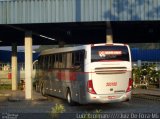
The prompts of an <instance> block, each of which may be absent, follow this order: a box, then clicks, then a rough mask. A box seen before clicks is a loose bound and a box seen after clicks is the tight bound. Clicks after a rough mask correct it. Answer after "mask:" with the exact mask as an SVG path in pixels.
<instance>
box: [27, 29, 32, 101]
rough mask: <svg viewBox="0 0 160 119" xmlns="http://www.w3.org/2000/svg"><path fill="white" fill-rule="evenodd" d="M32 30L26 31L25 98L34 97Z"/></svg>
mask: <svg viewBox="0 0 160 119" xmlns="http://www.w3.org/2000/svg"><path fill="white" fill-rule="evenodd" d="M32 69H33V66H32V32H26V33H25V99H27V100H31V99H32Z"/></svg>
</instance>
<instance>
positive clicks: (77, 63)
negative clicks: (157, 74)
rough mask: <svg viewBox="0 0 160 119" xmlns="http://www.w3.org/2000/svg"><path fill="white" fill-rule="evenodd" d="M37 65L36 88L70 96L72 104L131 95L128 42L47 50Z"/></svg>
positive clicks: (125, 98) (105, 100) (126, 97)
mask: <svg viewBox="0 0 160 119" xmlns="http://www.w3.org/2000/svg"><path fill="white" fill-rule="evenodd" d="M38 67H39V68H38V73H37V83H36V90H39V91H40V92H41V93H42V95H53V96H56V97H60V98H64V99H67V102H68V103H69V104H70V105H73V104H74V102H78V103H80V104H87V103H111V102H121V101H128V100H130V99H131V88H132V79H131V76H132V72H131V71H132V66H131V53H130V48H129V46H128V45H126V44H115V43H114V44H90V45H82V46H76V47H66V48H54V49H49V50H45V51H43V52H41V54H40V56H39V59H38Z"/></svg>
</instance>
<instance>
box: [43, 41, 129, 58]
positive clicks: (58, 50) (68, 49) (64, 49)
mask: <svg viewBox="0 0 160 119" xmlns="http://www.w3.org/2000/svg"><path fill="white" fill-rule="evenodd" d="M104 45H106V46H107V45H109V46H110V45H112V46H128V45H127V44H120V43H100V44H88V45H79V46H72V47H62V48H52V49H47V50H44V51H42V52H41V53H40V55H47V54H54V53H63V52H71V51H76V50H84V49H86V48H87V47H91V46H92V47H94V46H104Z"/></svg>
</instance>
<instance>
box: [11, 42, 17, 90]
mask: <svg viewBox="0 0 160 119" xmlns="http://www.w3.org/2000/svg"><path fill="white" fill-rule="evenodd" d="M11 63H12V71H11V72H12V90H17V87H18V86H17V79H18V78H17V67H18V65H17V44H16V43H13V44H12V58H11Z"/></svg>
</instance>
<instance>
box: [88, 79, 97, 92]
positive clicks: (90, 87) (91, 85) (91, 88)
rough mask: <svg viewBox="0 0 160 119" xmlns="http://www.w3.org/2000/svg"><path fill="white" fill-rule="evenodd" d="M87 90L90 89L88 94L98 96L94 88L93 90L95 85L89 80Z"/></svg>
mask: <svg viewBox="0 0 160 119" xmlns="http://www.w3.org/2000/svg"><path fill="white" fill-rule="evenodd" d="M87 88H88V92H89V93H92V94H96V92H95V90H94V88H93V83H92V80H89V81H88V83H87Z"/></svg>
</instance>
